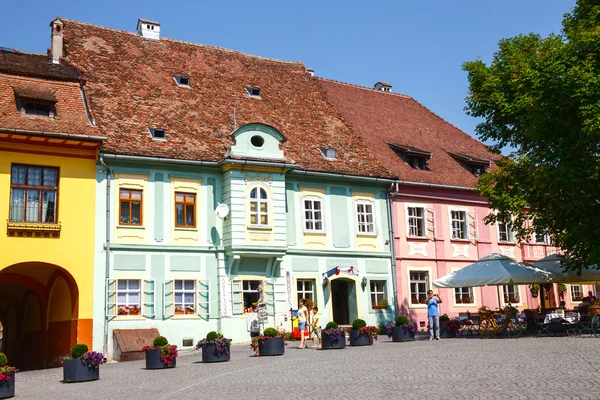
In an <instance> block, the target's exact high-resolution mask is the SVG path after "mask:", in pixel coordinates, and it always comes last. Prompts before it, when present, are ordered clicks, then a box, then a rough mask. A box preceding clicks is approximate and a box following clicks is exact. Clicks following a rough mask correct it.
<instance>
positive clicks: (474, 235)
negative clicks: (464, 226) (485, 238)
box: [467, 212, 479, 240]
mask: <svg viewBox="0 0 600 400" xmlns="http://www.w3.org/2000/svg"><path fill="white" fill-rule="evenodd" d="M467 215H468V218H469V220H468V222H467V223H468V229H469V232H468V235H469V237H468V239H471V240H478V239H479V230H478V226H477V213H476V212H470V213H467Z"/></svg>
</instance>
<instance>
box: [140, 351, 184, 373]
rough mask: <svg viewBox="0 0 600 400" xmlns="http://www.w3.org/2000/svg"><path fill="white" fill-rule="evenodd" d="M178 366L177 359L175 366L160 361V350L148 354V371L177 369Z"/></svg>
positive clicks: (174, 361) (174, 362)
mask: <svg viewBox="0 0 600 400" xmlns="http://www.w3.org/2000/svg"><path fill="white" fill-rule="evenodd" d="M176 365H177V358H175V359H174V360H173V364H171V365H166V364H165V363H163V362H162V360H161V359H160V350H157V349H152V350H149V351H147V352H146V369H163V368H175V366H176Z"/></svg>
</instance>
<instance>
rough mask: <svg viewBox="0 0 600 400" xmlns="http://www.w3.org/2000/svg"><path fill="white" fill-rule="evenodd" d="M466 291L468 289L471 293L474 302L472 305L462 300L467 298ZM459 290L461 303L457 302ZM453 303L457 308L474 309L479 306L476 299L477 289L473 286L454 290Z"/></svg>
mask: <svg viewBox="0 0 600 400" xmlns="http://www.w3.org/2000/svg"><path fill="white" fill-rule="evenodd" d="M464 289H468V291H469V297H470V298H471V299H472V301H471V302H470V303H465V302H463V301H462V299H464V298H465V293H464ZM457 290H459V291H460V295H459V296H460V299H461V302H460V303H459V302H457V301H456V297H457V294H456V291H457ZM453 296H454V297H453V301H454V305H455V306H456V307H472V306H475V305H477V299H476V298H475V288H473V287H472V286H463V287H458V288H454V293H453Z"/></svg>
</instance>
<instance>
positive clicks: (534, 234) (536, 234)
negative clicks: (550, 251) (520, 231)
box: [533, 231, 550, 244]
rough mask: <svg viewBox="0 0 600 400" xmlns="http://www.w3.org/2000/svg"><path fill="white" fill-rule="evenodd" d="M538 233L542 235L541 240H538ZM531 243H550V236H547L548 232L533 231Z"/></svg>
mask: <svg viewBox="0 0 600 400" xmlns="http://www.w3.org/2000/svg"><path fill="white" fill-rule="evenodd" d="M538 235H544V239H543V240H542V241H539V240H538ZM533 243H534V244H550V237H549V236H548V232H543V233H542V232H539V233H538V232H535V231H534V232H533Z"/></svg>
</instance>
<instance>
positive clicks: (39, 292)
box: [0, 262, 79, 370]
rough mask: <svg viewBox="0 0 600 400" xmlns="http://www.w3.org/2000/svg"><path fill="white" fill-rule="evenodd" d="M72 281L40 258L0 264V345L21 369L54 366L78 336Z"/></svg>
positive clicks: (62, 270)
mask: <svg viewBox="0 0 600 400" xmlns="http://www.w3.org/2000/svg"><path fill="white" fill-rule="evenodd" d="M78 298H79V293H78V289H77V284H76V283H75V280H74V279H73V277H72V276H71V275H70V274H69V273H68V272H67V271H65V270H64V269H62V268H60V267H58V266H55V265H51V264H47V263H40V262H28V263H19V264H15V265H11V266H9V267H6V268H4V269H2V270H0V321H2V324H3V339H2V346H3V347H4V350H5V353H6V355H7V357H8V359H9V362H10V364H11V365H14V366H16V367H17V368H19V369H21V370H30V369H39V368H47V367H51V366H58V365H59V361H60V357H62V356H64V355H65V354H67V353H68V352H69V349H70V347H71V346H72V345H73V344H75V342H76V340H77V320H78Z"/></svg>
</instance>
